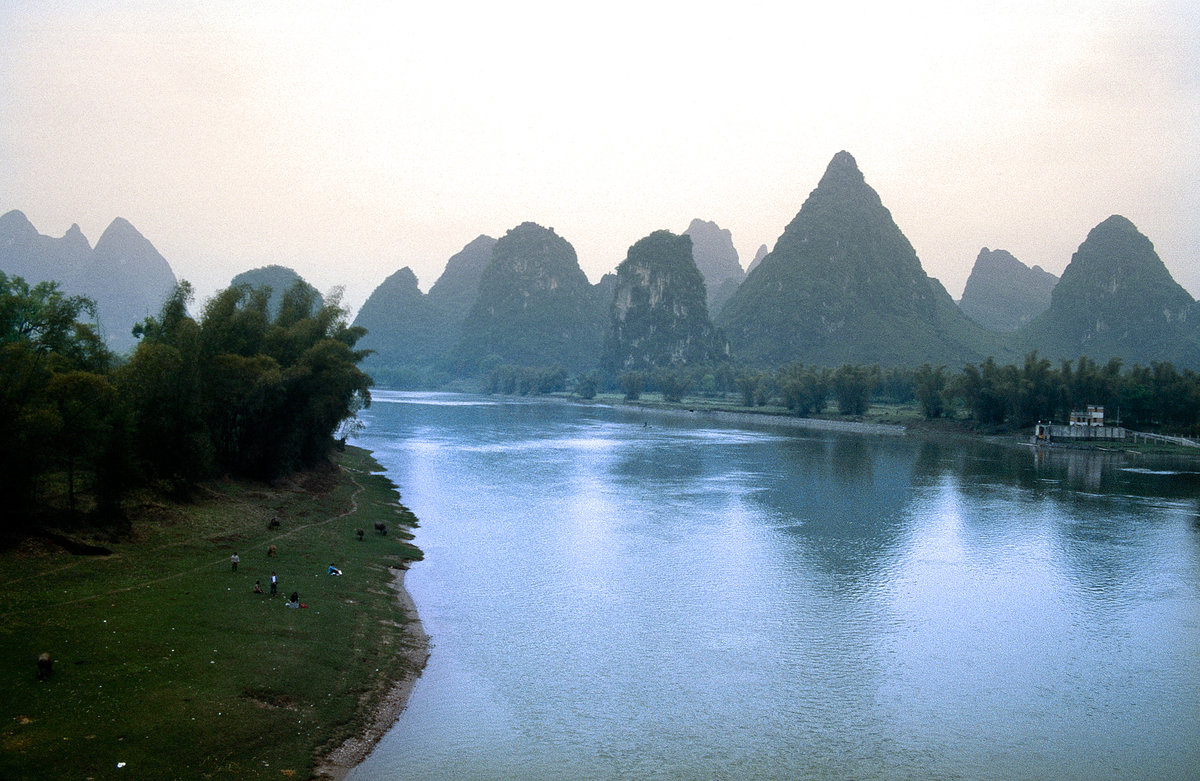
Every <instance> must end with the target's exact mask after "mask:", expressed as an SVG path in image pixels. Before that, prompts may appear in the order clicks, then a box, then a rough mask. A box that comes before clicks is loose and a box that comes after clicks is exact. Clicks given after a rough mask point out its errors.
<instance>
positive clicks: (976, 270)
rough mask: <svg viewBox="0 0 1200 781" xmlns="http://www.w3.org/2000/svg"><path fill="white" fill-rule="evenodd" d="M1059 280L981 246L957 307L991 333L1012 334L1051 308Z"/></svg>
mask: <svg viewBox="0 0 1200 781" xmlns="http://www.w3.org/2000/svg"><path fill="white" fill-rule="evenodd" d="M1056 284H1058V277H1056V276H1054V275H1053V274H1051V273H1050V272H1049V271H1044V270H1043V269H1042V267H1041V266H1034V267H1033V268H1030V267H1029V266H1026V265H1025V264H1024V263H1022V262H1021V261H1019V260H1017V259H1016V258H1014V257H1013V256H1012V254H1011V253H1010V252H1008V251H1006V250H1002V249H997V250H990V249H988V248H987V247H984V248H983V249H981V250H980V251H979V257H977V258H976V259H975V266H974V267H973V268H972V269H971V276H969V277H967V285H966V287H965V288H963V294H962V298H961V299H960V300H959V302H958V306H959V308H960V309H962V311H963V313H964V314H966V316H967V317H969V318H971V319H972V320H974V321H975V322H977V323H979V324H980V325H982V326H984V327H986V328H990V329H992V330H993V331H1005V332H1007V331H1015V330H1017V329H1018V328H1020V327H1021V326H1023V325H1025V324H1026V323H1028V322H1029V321H1030V320H1032V319H1033V318H1035V317H1037V316H1038V315H1040V314H1041V313H1042V312H1045V311H1046V310H1047V309H1049V308H1050V292H1051V291H1052V290H1054V286H1055V285H1056Z"/></svg>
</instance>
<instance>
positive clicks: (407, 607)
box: [313, 567, 429, 781]
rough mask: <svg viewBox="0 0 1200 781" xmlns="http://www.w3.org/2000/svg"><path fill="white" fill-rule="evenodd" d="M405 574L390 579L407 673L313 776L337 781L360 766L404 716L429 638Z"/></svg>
mask: <svg viewBox="0 0 1200 781" xmlns="http://www.w3.org/2000/svg"><path fill="white" fill-rule="evenodd" d="M406 572H407V567H405V568H400V569H397V570H396V574H395V576H394V577H393V578H392V588H394V589H396V602H397V603H399V606H400V612H401V613H402V614H403V615H404V616H405V618H407V619H409V622H408V623H407V624H404V629H403V638H402V640H401V645H400V649H401V652H402V653H403V654H404V656H405V657H406V659H407V662H408V668H409V670H410V672H409V673H408V674H406V675H405V676H404V677H403V678H401V679H400V680H398V681H393V682H392V685H391V688H390V689H389V690H388V692H387V694H385V695H384V696H383V699H382V700H380V702H379V704H378V705H377V706H376V708H375V712H374V713H373V714H371V717H370V723H369V724H368V725H367V727H366V729H365V730H364V731H363V732H361V733H360V734H358V735H355V736H354V737H352V738H349V739H348V740H346V742H345V743H343V744H342V745H340V746H338V747H337V748H335V749H334V750H333V751H331V752H329V753H328V754H326V755H325V758H324V759H323V760H322V761H321V762H320V763H319V764H318V765H317V766H316V767H315V768H314V769H313V775H314V776H317V777H320V778H328V779H333V781H341V780H342V779H344V778H345V777H346V775H347V774H348V773H349V772H350V771H351V770H353V769H354V768H355V767H357V766H358V765H359V764H361V763H362V761H363V760H364V759H366V758H367V755H368V754H370V753H371V749H373V748H375V744H377V743H378V742H379V741H380V739H382V738H383V736H384V734H386V733H387V731H388V730H389V729H391V728H392V725H393V724H395V723H396V719H398V718H399V717H400V714H401V713H403V712H404V707H405V706H406V705H408V698H409V695H411V694H412V689H413V685H414V684H416V682H417V678H419V677H420V676H421V671H422V670H424V669H425V662H426V661H428V659H429V635H427V634H425V628H424V627H423V626H422V625H421V619H420V617H419V616H418V615H417V607H416V605H415V604H414V603H413V600H412V596H411V595H410V594H409V593H408V591H407V590H406V589H405V588H404V575H405V573H406Z"/></svg>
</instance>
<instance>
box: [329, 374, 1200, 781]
mask: <svg viewBox="0 0 1200 781" xmlns="http://www.w3.org/2000/svg"><path fill="white" fill-rule="evenodd" d="M363 418H364V421H365V423H366V427H365V429H364V430H363V431H362V432H361V433H360V434H359V436H358V437H357V439H356V444H359V445H361V446H363V447H366V448H369V449H371V450H373V451H374V453H375V456H376V458H377V459H378V460H379V462H380V463H381V464H382V465H383V466H384V468H385V469H386V471H387V473H388V475H389V477H391V478H392V479H393V480H394V481H395V482H396V483H397V485H398V486H399V489H400V492H401V495H402V500H403V501H404V503H405V504H406V505H407V506H408V507H410V508H411V509H412V510H413V511H414V512H415V513H416V515H417V517H418V518H419V519H420V524H421V525H420V528H419V529H418V530H417V539H416V542H417V544H418V545H419V546H420V547H421V548H422V550H423V551H424V552H425V560H424V561H423V562H420V563H418V564H416V565H415V566H414V567H413V568H412V570H411V571H410V572H409V573H408V576H407V585H408V589H409V591H410V593H411V594H412V596H413V598H414V600H415V601H416V604H417V607H418V610H419V612H420V615H421V618H422V621H423V623H424V626H425V629H426V631H427V632H428V633H429V634H430V635H431V636H432V639H433V649H432V654H431V656H430V659H429V663H428V666H427V668H426V670H425V672H424V674H423V676H422V677H421V679H420V680H419V681H418V682H417V685H416V687H415V689H414V691H413V694H412V698H411V699H410V701H409V705H408V708H407V710H406V711H405V712H404V714H403V715H402V716H401V718H400V720H399V721H398V722H397V724H396V725H395V727H394V728H393V729H392V730H391V731H390V732H389V733H388V735H387V736H385V738H384V739H383V740H382V741H381V743H380V744H379V746H378V747H377V748H376V750H375V751H374V752H373V753H372V754H371V756H370V757H368V759H367V761H366V762H365V763H363V764H362V765H361V766H360V767H358V768H357V769H356V770H355V771H353V772H352V773H351V775H350V778H351V779H352V781H375V780H376V779H379V780H382V779H404V778H411V779H464V778H489V779H573V778H589V779H699V778H730V779H743V778H745V779H774V778H778V779H794V778H863V779H871V778H888V779H891V778H921V779H927V778H946V779H956V778H972V779H973V778H1006V779H1024V778H1028V779H1043V778H1079V779H1095V778H1114V779H1115V778H1132V777H1140V778H1166V779H1171V778H1178V779H1185V778H1194V777H1195V773H1196V772H1197V768H1200V469H1198V468H1197V467H1196V466H1195V465H1194V464H1189V463H1186V462H1183V463H1177V462H1173V461H1150V460H1146V459H1140V460H1128V459H1127V458H1125V457H1123V456H1121V455H1119V454H1106V453H1090V452H1084V451H1051V452H1036V451H1034V450H1032V449H1029V448H1023V447H1012V446H998V445H993V444H986V443H971V442H966V443H964V442H955V443H949V444H942V443H939V442H937V441H935V440H932V439H929V438H921V437H915V436H904V437H884V436H866V435H858V434H853V435H852V434H836V433H833V432H805V431H801V430H782V429H772V428H771V427H767V426H763V427H746V426H743V427H741V428H724V427H720V426H718V425H717V424H715V423H713V422H712V421H709V420H705V419H702V418H700V419H697V420H689V419H688V418H682V417H678V416H672V417H667V416H662V417H659V416H655V415H654V414H653V413H649V412H640V411H637V410H634V409H630V408H625V407H604V406H578V405H572V404H566V403H561V402H555V401H538V400H525V399H505V398H499V397H472V396H463V395H452V394H410V393H397V392H389V391H379V392H377V393H375V394H374V403H373V405H372V406H371V408H370V409H369V410H367V411H366V412H365V413H364V415H363Z"/></svg>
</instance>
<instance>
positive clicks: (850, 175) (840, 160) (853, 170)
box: [817, 149, 865, 188]
mask: <svg viewBox="0 0 1200 781" xmlns="http://www.w3.org/2000/svg"><path fill="white" fill-rule="evenodd" d="M864 182H865V180H864V179H863V175H862V171H860V170H858V162H857V161H855V159H854V155H852V154H850V153H849V152H847V151H846V150H844V149H843V150H842V151H841V152H838V153H837V154H836V155H834V156H833V159H832V160H830V161H829V165H828V166H827V167H826V168H825V175H824V176H822V177H821V181H820V182H819V183H818V184H817V187H818V188H821V187H827V186H829V185H832V184H838V183H845V184H863V183H864Z"/></svg>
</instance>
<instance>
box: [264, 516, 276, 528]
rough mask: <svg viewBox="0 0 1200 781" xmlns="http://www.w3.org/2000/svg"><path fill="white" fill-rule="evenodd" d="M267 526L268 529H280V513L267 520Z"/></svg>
mask: <svg viewBox="0 0 1200 781" xmlns="http://www.w3.org/2000/svg"><path fill="white" fill-rule="evenodd" d="M267 528H268V529H278V528H279V516H278V515H277V516H275V517H274V518H272V519H271V520H270V521H268V522H267Z"/></svg>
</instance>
